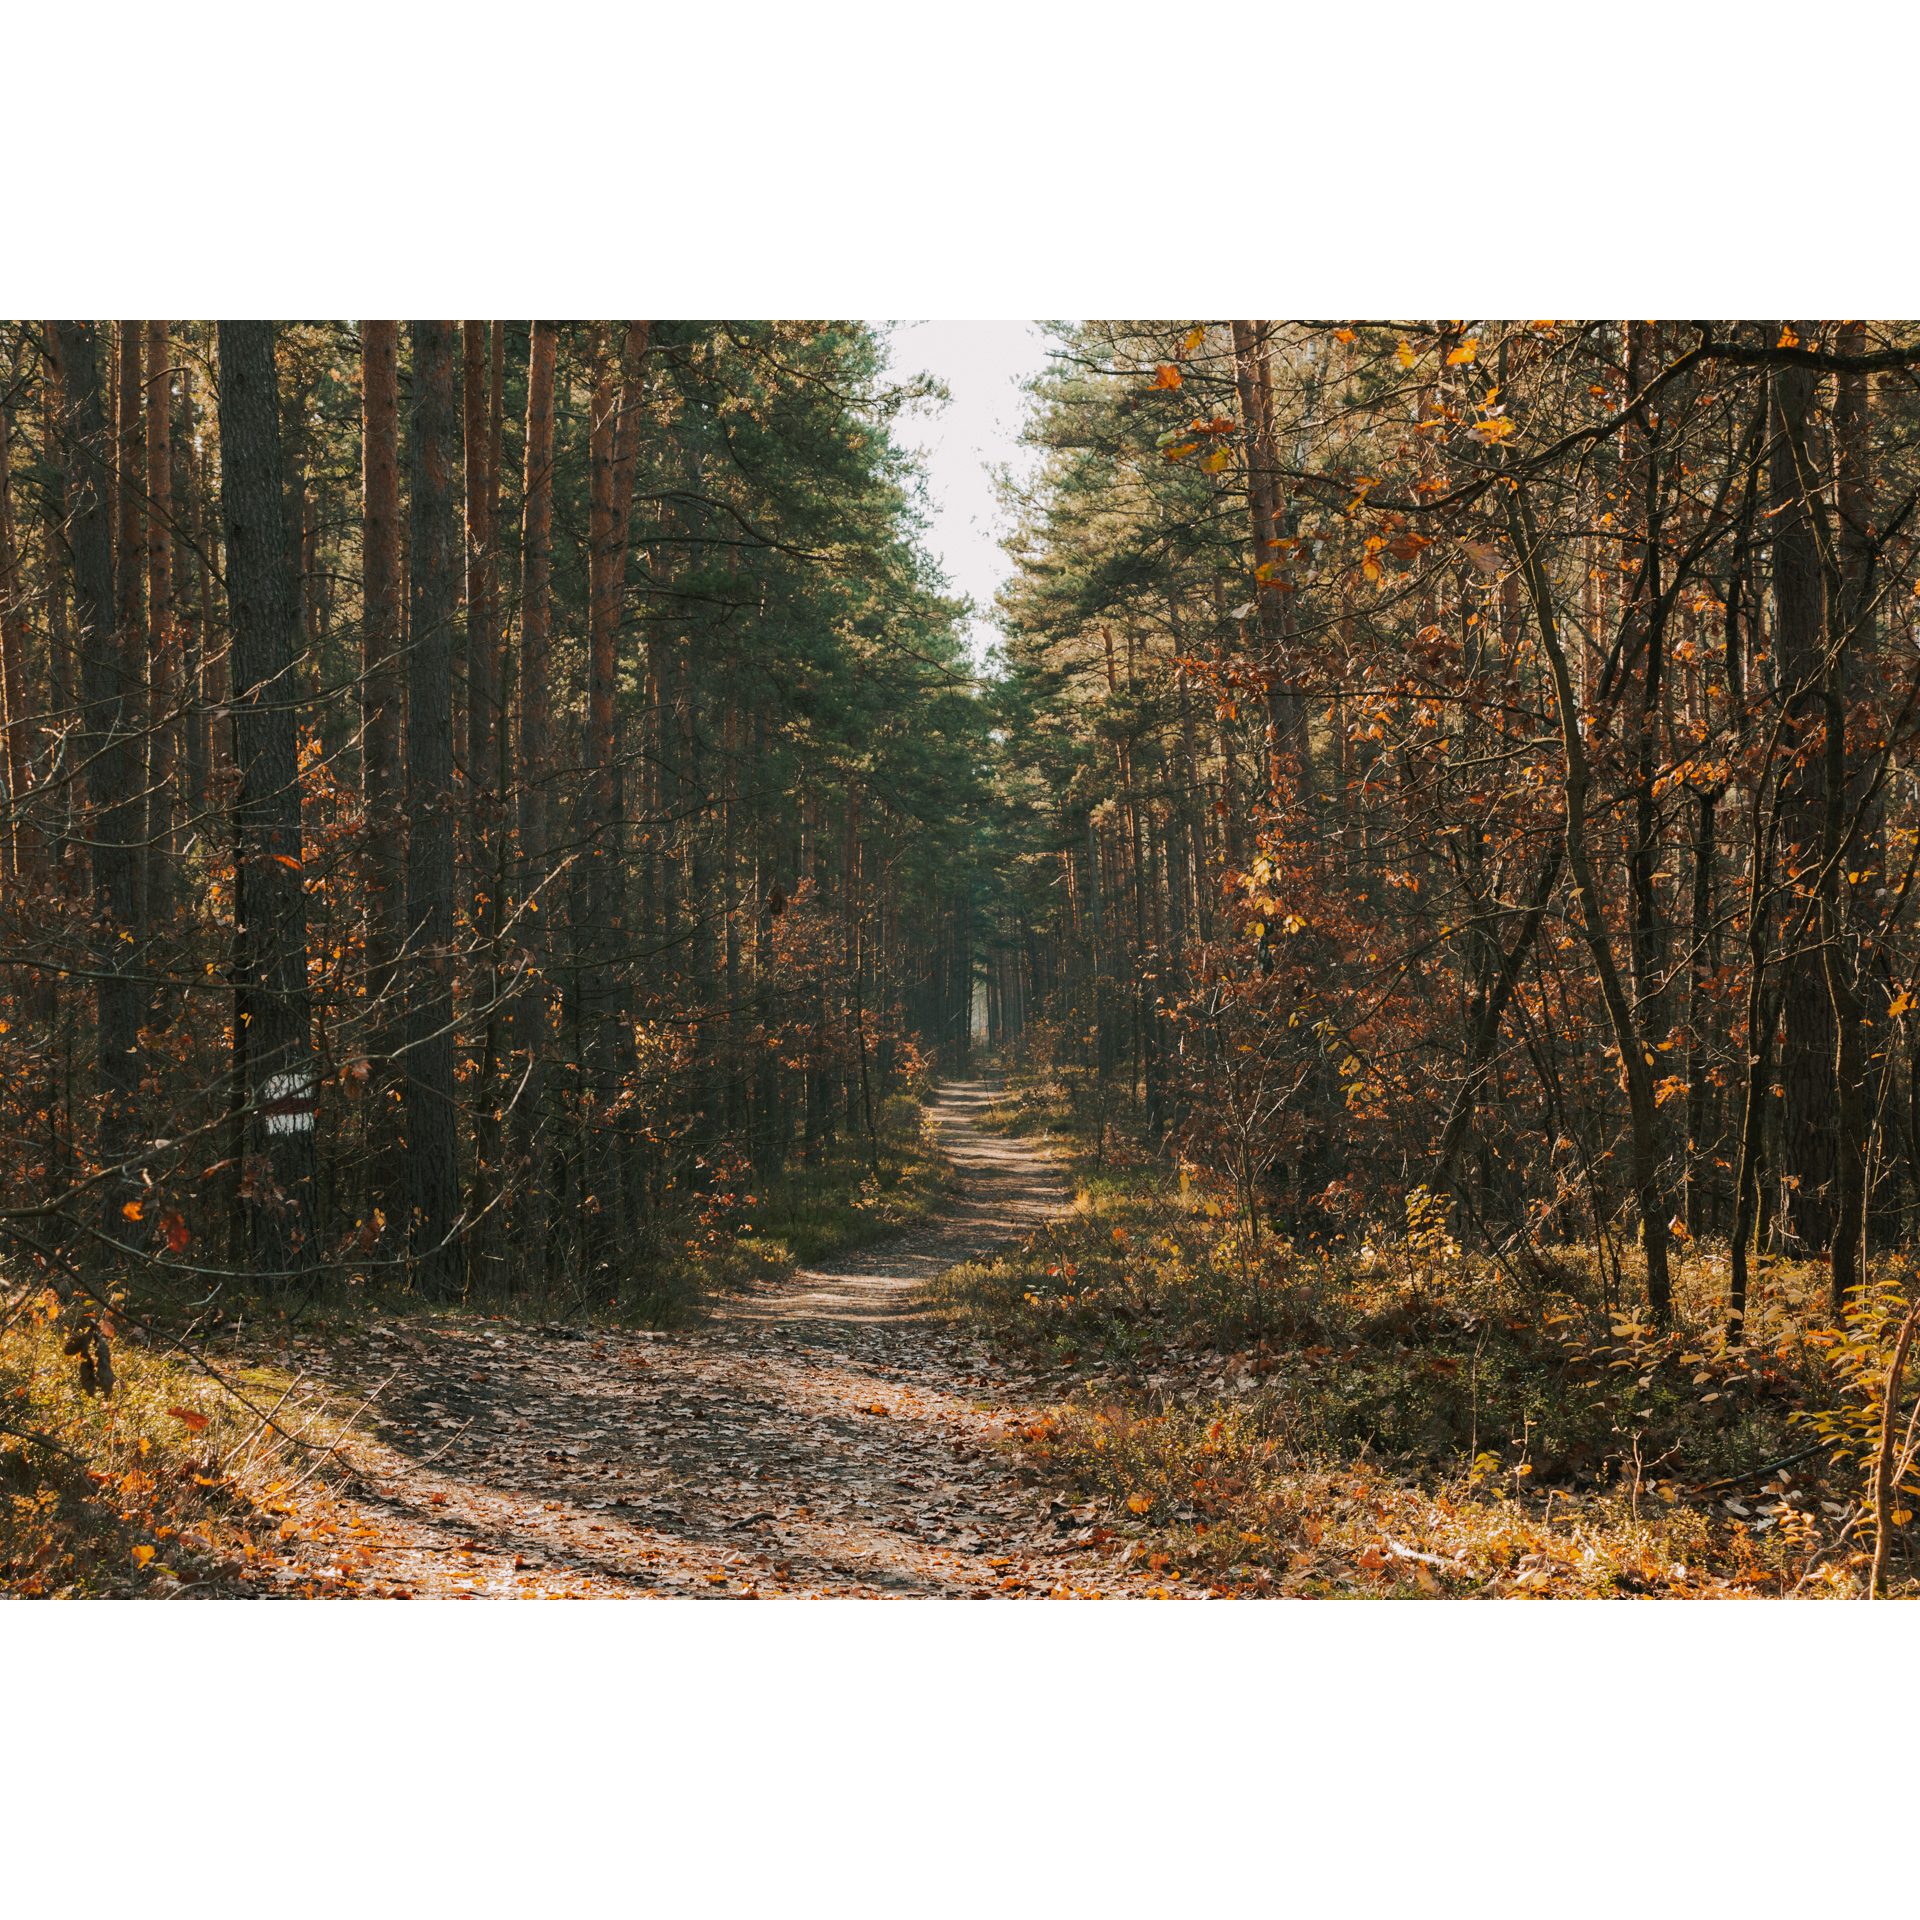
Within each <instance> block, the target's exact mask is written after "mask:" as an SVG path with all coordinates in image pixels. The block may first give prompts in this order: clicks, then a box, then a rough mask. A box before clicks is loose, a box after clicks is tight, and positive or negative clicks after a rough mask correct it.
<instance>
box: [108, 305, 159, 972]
mask: <svg viewBox="0 0 1920 1920" xmlns="http://www.w3.org/2000/svg"><path fill="white" fill-rule="evenodd" d="M115 332H116V334H117V336H118V342H119V352H118V355H117V356H116V363H115V364H116V377H117V380H118V383H119V392H118V395H117V401H118V412H119V431H118V434H117V440H118V449H117V453H116V459H115V467H116V474H117V478H118V481H119V486H118V490H117V492H116V495H115V500H116V503H117V507H118V513H117V516H116V517H117V520H118V528H119V530H118V533H117V535H116V537H115V540H114V589H115V617H116V619H117V621H118V623H119V627H120V651H121V654H122V656H123V658H124V659H125V661H126V675H127V679H126V686H127V696H126V697H127V699H128V701H129V703H130V704H129V707H128V710H127V713H126V720H127V723H128V724H129V725H131V726H133V727H134V728H136V729H137V730H139V731H140V732H141V733H142V735H143V736H144V737H143V739H142V743H141V753H140V758H141V761H142V763H143V764H142V766H141V769H140V775H139V776H137V777H138V778H139V783H140V787H141V801H140V805H141V814H142V820H141V827H142V832H141V834H140V845H139V846H138V847H137V848H136V850H135V862H136V865H137V867H138V874H137V877H136V879H135V881H134V923H133V939H134V945H135V947H136V949H138V951H139V954H140V958H141V961H142V963H143V964H144V963H145V961H146V958H147V955H146V944H147V929H148V919H147V868H148V865H149V859H148V851H147V831H146V829H147V821H146V818H145V815H146V813H147V811H148V806H147V802H146V799H145V795H146V793H147V792H148V791H149V790H150V786H151V776H150V774H149V773H148V769H147V767H146V765H145V764H144V763H145V762H146V760H147V757H148V752H149V750H150V747H151V739H152V734H151V728H152V723H153V721H154V719H155V718H157V717H158V716H157V715H156V714H155V712H154V710H153V706H152V691H151V689H152V679H153V655H152V652H151V649H150V648H149V646H148V641H147V621H146V565H145V558H146V532H145V525H144V522H145V515H144V514H143V513H142V511H141V495H142V494H143V493H145V491H146V485H147V460H146V436H145V434H144V432H143V430H142V422H141V418H140V402H141V399H142V397H143V390H144V386H145V382H144V381H143V380H142V378H141V368H142V365H143V363H144V361H145V358H146V351H145V350H146V335H147V329H146V326H145V323H144V322H142V321H139V320H121V321H119V322H117V323H116V326H115Z"/></svg>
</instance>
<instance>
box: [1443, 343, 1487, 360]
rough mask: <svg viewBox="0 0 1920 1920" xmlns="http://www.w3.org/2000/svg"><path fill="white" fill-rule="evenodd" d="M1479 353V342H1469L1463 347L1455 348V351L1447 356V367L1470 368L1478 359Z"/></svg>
mask: <svg viewBox="0 0 1920 1920" xmlns="http://www.w3.org/2000/svg"><path fill="white" fill-rule="evenodd" d="M1479 352H1480V343H1479V342H1478V341H1477V340H1469V341H1467V342H1465V343H1464V344H1463V345H1461V346H1457V347H1455V348H1454V350H1453V351H1452V352H1451V353H1450V354H1448V355H1447V365H1448V366H1450V367H1470V366H1472V365H1473V363H1474V360H1475V359H1476V358H1477V357H1478V355H1479Z"/></svg>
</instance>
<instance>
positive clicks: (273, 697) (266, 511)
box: [220, 320, 319, 1273]
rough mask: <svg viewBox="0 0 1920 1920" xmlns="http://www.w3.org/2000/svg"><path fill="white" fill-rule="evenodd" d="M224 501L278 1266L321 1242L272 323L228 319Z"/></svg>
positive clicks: (255, 1027)
mask: <svg viewBox="0 0 1920 1920" xmlns="http://www.w3.org/2000/svg"><path fill="white" fill-rule="evenodd" d="M220 455H221V478H220V509H221V520H222V523H223V525H224V527H225V531H226V546H227V605H228V618H229V621H230V624H231V626H232V631H233V661H232V677H233V696H234V759H235V763H236V766H237V768H238V772H239V777H240V784H239V793H238V795H237V797H236V800H235V804H234V822H235V836H234V837H235V847H236V856H237V857H236V875H235V890H234V924H235V934H236V944H237V946H238V949H239V953H238V963H237V965H236V968H235V973H236V983H237V990H236V992H235V995H234V1020H235V1024H236V1028H237V1030H238V1031H239V1032H240V1033H242V1034H244V1036H245V1047H246V1092H247V1103H248V1109H249V1113H250V1123H249V1126H248V1129H247V1135H248V1139H247V1145H248V1150H249V1153H248V1164H247V1166H246V1167H245V1168H244V1169H243V1171H242V1180H241V1194H242V1196H243V1197H250V1198H251V1199H252V1201H253V1203H254V1204H253V1207H252V1210H251V1216H250V1218H251V1226H252V1235H251V1237H252V1244H253V1252H254V1258H255V1261H256V1263H257V1265H258V1267H259V1269H260V1270H261V1271H263V1272H266V1273H285V1272H287V1271H289V1270H291V1269H292V1268H295V1267H300V1266H306V1265H308V1264H310V1263H311V1261H312V1260H313V1258H314V1256H315V1254H316V1253H317V1251H318V1246H317V1234H318V1231H319V1222H318V1218H317V1205H316V1200H317V1196H316V1192H315V1183H314V1134H313V1128H314V1112H313V1107H314V1095H315V1062H314V1051H313V1033H312V1024H313V1022H312V1007H311V1001H310V995H309V992H308V987H307V899H306V878H305V874H304V871H303V843H302V836H301V830H300V772H299V757H298V727H297V720H298V704H297V703H298V700H299V694H300V689H299V687H298V684H297V682H296V679H295V666H296V663H297V661H298V659H299V656H300V651H301V648H300V609H299V602H298V599H297V596H296V594H295V590H294V579H293V573H292V570H291V568H290V567H289V565H288V553H287V527H286V509H285V501H284V498H283V479H282V467H281V460H280V405H279V395H278V388H277V383H276V379H275V371H274V361H273V327H272V325H271V323H269V322H267V321H264V320H223V321H221V323H220Z"/></svg>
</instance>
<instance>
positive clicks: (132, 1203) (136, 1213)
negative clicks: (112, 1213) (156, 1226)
mask: <svg viewBox="0 0 1920 1920" xmlns="http://www.w3.org/2000/svg"><path fill="white" fill-rule="evenodd" d="M120 1214H121V1217H122V1218H123V1219H126V1220H138V1219H139V1218H140V1202H139V1201H138V1200H129V1201H128V1202H127V1204H126V1205H125V1206H124V1207H122V1208H121V1209H120Z"/></svg>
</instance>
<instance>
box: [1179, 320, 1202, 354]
mask: <svg viewBox="0 0 1920 1920" xmlns="http://www.w3.org/2000/svg"><path fill="white" fill-rule="evenodd" d="M1206 341H1207V329H1206V324H1205V322H1202V323H1201V324H1200V325H1199V326H1197V327H1194V328H1192V329H1191V330H1190V331H1189V332H1188V334H1187V337H1186V338H1185V339H1184V340H1182V341H1181V342H1180V351H1181V352H1182V353H1192V352H1194V351H1195V350H1196V349H1197V348H1199V347H1203V346H1205V345H1206Z"/></svg>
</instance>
